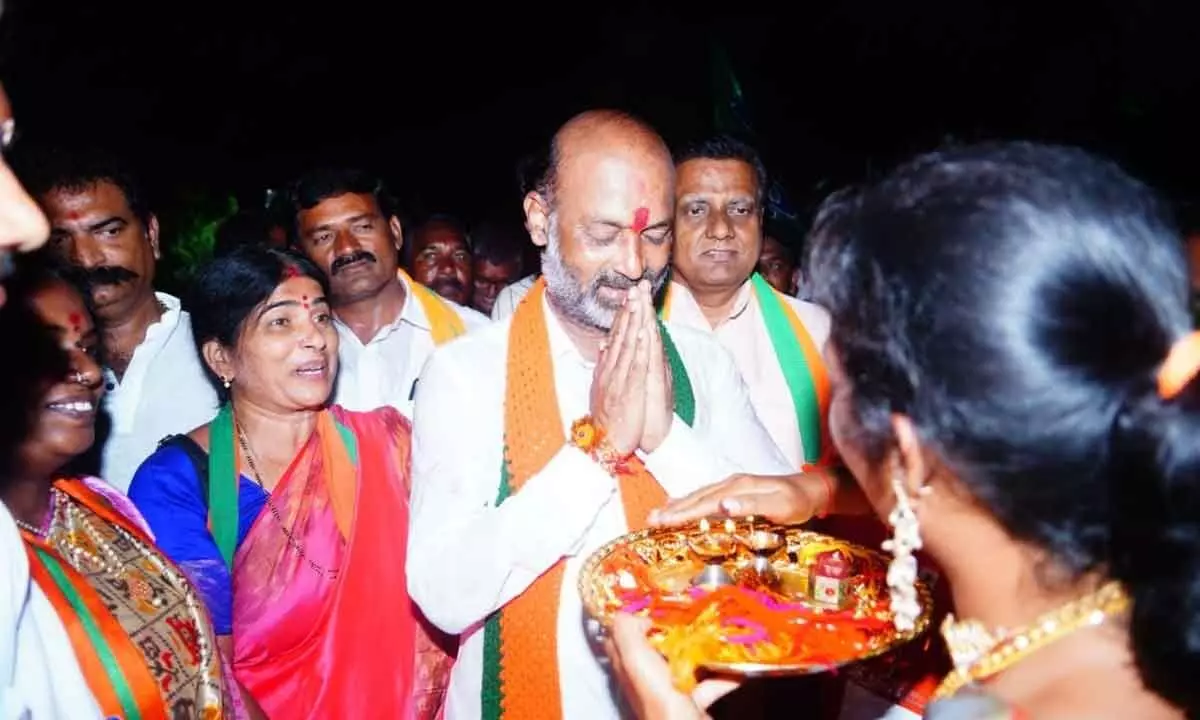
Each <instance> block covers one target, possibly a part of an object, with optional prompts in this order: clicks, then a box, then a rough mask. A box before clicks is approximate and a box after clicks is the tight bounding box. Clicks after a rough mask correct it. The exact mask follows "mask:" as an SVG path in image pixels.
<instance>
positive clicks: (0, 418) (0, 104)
mask: <svg viewBox="0 0 1200 720" xmlns="http://www.w3.org/2000/svg"><path fill="white" fill-rule="evenodd" d="M2 14H3V2H0V15H2ZM15 135H16V121H15V120H14V118H13V113H12V107H11V106H10V105H9V103H8V96H7V95H6V94H5V92H4V87H3V86H2V85H0V283H3V281H4V280H5V279H7V278H8V277H9V275H10V274H11V272H12V270H13V267H14V266H13V263H12V254H13V253H18V252H28V251H31V250H35V249H37V248H38V247H41V245H42V244H43V243H45V241H46V235H47V233H48V232H49V226H48V225H47V223H46V218H45V216H44V215H42V212H41V211H40V210H39V209H38V207H37V204H36V203H35V202H34V201H33V199H32V198H31V197H29V195H28V194H27V193H26V192H25V189H24V188H22V187H21V183H20V182H18V181H17V178H16V176H15V175H14V174H13V172H12V170H11V169H10V168H9V166H8V164H7V162H5V159H4V153H6V152H7V151H8V150H9V149H10V146H11V144H12V141H13V138H14V137H15ZM6 300H7V296H6V294H5V291H4V287H3V285H2V284H0V337H3V338H4V339H5V341H6V342H8V343H10V344H11V345H12V347H14V348H16V351H14V352H10V353H9V354H8V357H6V359H5V367H4V372H3V373H0V381H2V384H0V397H3V398H4V410H3V414H2V415H0V474H3V478H4V479H9V478H10V476H11V473H12V471H13V468H12V466H11V460H12V455H13V453H14V452H15V451H16V449H17V448H18V447H19V446H20V444H21V443H22V442H23V441H24V440H25V438H26V433H28V432H29V425H30V415H31V414H32V413H31V410H32V409H33V407H34V404H35V403H37V402H38V401H39V400H40V398H41V396H42V393H41V390H42V388H43V387H44V385H43V383H45V382H48V381H52V380H53V379H54V378H58V377H62V375H63V373H64V372H65V371H66V364H67V358H66V355H65V353H63V352H62V350H61V349H60V348H59V343H58V340H57V339H56V338H55V337H54V336H53V335H51V334H50V333H49V331H48V330H45V328H44V327H43V325H42V323H41V322H40V320H39V319H38V318H37V317H36V315H35V314H34V312H33V311H32V310H31V309H30V308H28V307H27V306H26V305H25V304H24V303H12V304H11V305H7V306H6ZM26 553H27V551H26V548H25V542H24V541H23V540H22V539H21V535H20V533H19V531H18V528H17V524H16V521H15V520H14V518H13V516H12V514H11V513H10V512H9V510H8V507H7V506H6V505H5V504H4V503H0V717H2V718H21V717H28V718H59V717H66V718H98V717H99V716H100V710H99V708H98V707H97V705H96V702H95V700H94V699H93V698H92V693H91V691H90V689H89V688H88V685H87V681H86V680H85V679H84V677H83V672H82V671H81V670H80V667H79V662H78V660H76V657H75V651H74V648H73V646H72V645H71V641H70V639H69V637H68V635H67V631H66V628H64V627H63V624H62V621H61V620H60V619H59V616H58V614H57V613H56V612H55V609H54V606H53V605H52V604H51V602H50V600H49V599H48V598H47V597H46V595H45V593H43V592H42V590H41V588H40V586H39V585H37V584H36V583H33V582H31V578H30V573H29V560H28V556H27V554H26Z"/></svg>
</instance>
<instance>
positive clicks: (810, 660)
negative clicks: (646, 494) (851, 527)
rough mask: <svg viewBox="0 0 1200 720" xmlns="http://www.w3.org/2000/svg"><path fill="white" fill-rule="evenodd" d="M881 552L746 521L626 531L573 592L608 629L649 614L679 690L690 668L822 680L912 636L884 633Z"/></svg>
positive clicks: (586, 569) (686, 684)
mask: <svg viewBox="0 0 1200 720" xmlns="http://www.w3.org/2000/svg"><path fill="white" fill-rule="evenodd" d="M888 560H889V558H887V557H886V556H885V555H883V554H882V553H880V552H876V551H874V550H868V549H866V548H863V547H860V546H857V545H854V544H851V543H848V542H845V541H843V540H839V539H837V538H834V537H830V536H828V535H822V534H820V533H815V532H810V531H807V530H803V529H801V528H799V527H780V526H776V525H771V524H769V523H764V522H762V521H755V520H754V519H753V518H747V519H744V520H737V521H734V520H732V519H727V518H721V519H711V520H702V521H700V522H698V523H693V524H691V525H687V526H684V527H681V528H669V529H666V528H657V529H650V530H642V531H639V532H635V533H630V534H628V535H625V536H624V537H621V538H618V539H617V540H614V541H613V542H610V543H608V544H607V545H605V546H604V547H602V548H600V549H599V550H597V551H596V552H595V553H593V554H592V556H591V557H589V558H588V560H587V561H586V562H585V563H584V566H583V568H582V570H581V572H580V575H579V592H580V595H581V596H582V598H583V605H584V607H585V608H586V609H587V612H588V614H589V615H590V616H591V617H592V618H593V619H594V620H595V621H596V622H598V623H599V624H600V625H601V626H603V627H606V628H607V627H608V626H610V625H611V623H612V618H613V616H614V615H615V614H616V613H617V612H628V613H632V614H636V615H642V616H645V617H649V618H650V619H651V621H652V624H653V626H652V630H651V632H650V635H649V639H650V642H651V643H652V644H653V645H654V646H655V647H656V648H657V649H658V650H659V652H661V653H662V654H663V655H664V656H665V657H666V658H667V660H668V662H669V663H670V665H671V670H672V674H673V675H674V678H675V683H676V685H677V686H678V687H679V688H680V689H683V690H687V689H690V687H692V686H693V685H694V684H695V682H696V674H697V671H698V670H706V671H709V672H710V673H718V674H729V675H741V676H755V677H759V676H785V675H804V674H811V673H819V672H826V671H828V670H832V669H834V668H837V667H839V666H842V665H846V664H849V663H854V662H858V661H860V660H865V659H867V658H870V657H874V656H876V655H880V654H882V653H884V652H887V651H888V650H891V649H892V648H895V647H897V646H899V645H902V644H904V643H906V642H908V641H910V640H912V639H914V638H916V637H918V636H919V635H921V634H922V633H923V632H924V631H925V630H926V629H927V627H928V625H929V613H930V610H931V609H932V600H931V595H930V592H929V588H928V586H926V585H925V584H924V583H921V582H918V585H917V591H918V594H919V597H920V600H921V607H922V609H923V613H922V616H921V617H920V618H919V619H918V620H917V623H916V628H915V629H914V630H913V631H911V632H905V633H900V632H897V631H896V629H895V628H894V627H893V625H892V613H891V610H890V608H889V603H888V589H887V582H886V579H885V578H886V573H887V564H888Z"/></svg>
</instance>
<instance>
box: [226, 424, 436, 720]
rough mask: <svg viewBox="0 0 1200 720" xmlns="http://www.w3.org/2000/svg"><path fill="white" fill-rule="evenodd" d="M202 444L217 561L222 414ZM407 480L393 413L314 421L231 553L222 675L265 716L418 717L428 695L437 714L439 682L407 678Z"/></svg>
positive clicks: (230, 510) (403, 435)
mask: <svg viewBox="0 0 1200 720" xmlns="http://www.w3.org/2000/svg"><path fill="white" fill-rule="evenodd" d="M210 437H211V441H210V454H209V462H210V483H209V485H210V506H209V507H210V512H211V513H212V516H211V519H212V527H213V535H214V537H215V538H216V540H217V544H218V547H219V548H220V549H221V552H222V554H223V555H226V554H227V553H228V552H229V551H230V547H231V546H230V543H229V538H230V537H232V538H233V539H234V541H235V542H236V538H237V518H238V513H237V483H238V471H237V464H236V460H235V458H236V457H237V455H236V454H235V450H234V443H235V442H236V440H235V439H234V428H233V419H232V412H231V411H230V410H229V408H228V407H227V408H225V409H224V410H222V412H221V414H220V415H218V417H217V419H216V420H214V422H213V424H212V425H211V428H210ZM408 478H409V426H408V423H407V421H406V420H405V419H404V418H403V417H402V416H401V415H400V414H399V413H398V412H396V411H395V410H393V409H391V408H383V409H380V410H375V411H373V412H370V413H351V412H347V411H345V410H343V409H341V408H339V407H336V406H335V407H333V408H331V409H329V410H326V411H323V412H322V413H321V415H320V416H319V419H318V422H317V428H316V431H315V432H314V433H313V434H312V436H311V437H310V438H309V440H308V441H307V442H306V443H305V444H304V446H303V447H302V448H301V449H300V451H299V452H298V453H297V454H296V457H295V458H294V459H293V460H292V463H291V465H290V466H289V467H288V469H287V471H286V472H285V473H284V475H283V476H282V477H281V478H280V481H279V483H278V485H277V486H276V487H275V489H274V490H273V491H272V492H271V495H270V497H269V498H268V501H267V508H266V510H265V511H264V512H263V513H261V514H260V515H259V517H258V518H257V519H256V520H255V521H254V524H253V525H252V526H251V527H250V529H249V532H248V533H247V535H246V537H245V539H244V540H243V542H242V544H241V546H240V547H237V548H236V550H235V551H234V552H233V557H232V569H233V643H234V659H233V666H234V673H235V674H236V676H237V678H238V680H239V681H240V682H241V683H242V685H243V687H245V688H246V690H247V691H248V692H249V693H250V694H251V695H252V696H253V697H254V698H255V700H257V701H258V703H259V705H260V706H261V707H262V708H263V710H264V711H265V712H266V713H267V715H268V716H269V717H273V718H286V717H294V716H296V715H297V713H299V714H303V715H304V716H306V717H329V718H353V717H395V718H414V717H426V716H427V715H424V714H423V713H422V708H423V707H424V706H425V704H424V702H423V697H422V693H423V692H424V691H426V690H430V691H432V692H436V693H439V694H438V695H437V698H436V704H437V705H438V706H439V707H440V700H441V696H440V692H441V691H442V690H443V689H444V686H445V682H444V680H445V678H444V677H439V678H437V679H436V681H435V682H433V683H432V684H433V686H434V687H432V688H426V687H422V688H417V687H415V682H414V677H415V675H416V668H415V665H416V655H417V648H418V645H419V641H420V638H421V637H423V636H422V634H421V631H420V629H419V627H418V621H417V619H416V617H415V615H414V613H415V608H413V607H412V605H411V601H410V600H409V597H408V592H407V586H406V583H405V574H404V562H403V558H404V557H405V554H406V544H407V537H408V533H407V529H408V492H409V485H408ZM230 527H232V531H231V530H230ZM379 598H387V602H379ZM381 648H385V649H386V652H381ZM444 670H446V671H448V667H445V668H444Z"/></svg>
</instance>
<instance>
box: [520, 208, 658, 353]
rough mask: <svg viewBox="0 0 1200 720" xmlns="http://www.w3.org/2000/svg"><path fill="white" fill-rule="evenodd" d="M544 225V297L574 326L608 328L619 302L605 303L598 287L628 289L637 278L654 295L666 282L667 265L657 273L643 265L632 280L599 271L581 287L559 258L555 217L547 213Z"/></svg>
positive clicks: (568, 267) (614, 317)
mask: <svg viewBox="0 0 1200 720" xmlns="http://www.w3.org/2000/svg"><path fill="white" fill-rule="evenodd" d="M548 224H549V230H547V232H546V237H547V243H546V251H545V252H543V253H542V276H543V277H545V278H546V296H547V298H548V299H549V300H550V303H551V304H552V305H553V306H554V309H555V310H557V311H558V312H559V313H560V314H561V315H562V316H563V317H564V318H566V319H567V320H569V321H571V322H572V323H575V324H576V325H580V326H583V327H590V328H594V329H596V330H605V331H607V330H610V329H612V326H613V323H614V322H615V321H616V319H617V310H619V309H620V304H619V303H618V304H614V305H609V304H608V303H607V302H605V301H604V300H602V299H601V298H600V294H599V290H600V288H601V287H605V286H607V287H613V288H617V289H620V290H628V289H629V288H631V287H633V286H634V285H636V284H637V283H638V281H639V280H649V281H650V287H651V291H652V292H653V294H654V295H658V291H659V290H661V289H662V287H663V285H664V284H666V282H667V275H668V270H669V268H670V266H669V265H664V266H663V268H662V269H661V270H659V271H658V272H657V273H656V272H654V271H653V270H650V269H649V268H647V269H646V270H645V271H644V273H643V275H642V277H640V278H637V279H635V280H631V279H630V278H627V277H625V276H624V275H622V274H620V273H618V272H614V271H612V270H601V271H600V272H598V273H596V275H595V277H593V278H592V279H591V282H589V283H588V284H587V285H586V286H585V285H584V284H583V283H582V282H581V281H580V280H579V276H578V275H576V273H575V271H574V270H573V269H572V268H571V267H570V266H569V265H567V262H566V260H565V259H563V256H562V247H561V245H560V244H559V236H558V218H557V217H555V216H554V215H551V216H550V217H549V218H548Z"/></svg>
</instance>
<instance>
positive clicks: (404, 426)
mask: <svg viewBox="0 0 1200 720" xmlns="http://www.w3.org/2000/svg"><path fill="white" fill-rule="evenodd" d="M329 410H330V412H332V413H333V416H334V418H336V419H337V421H338V422H340V423H341V424H343V425H345V426H347V427H350V428H351V429H357V428H364V427H376V428H387V429H393V430H399V431H402V432H404V433H408V432H411V430H412V423H411V421H410V420H409V419H408V418H406V417H405V416H404V414H403V413H401V412H400V411H399V410H397V409H396V408H394V407H392V406H391V405H384V406H383V407H377V408H375V409H374V410H347V409H346V408H344V407H342V406H341V405H330V406H329Z"/></svg>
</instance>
